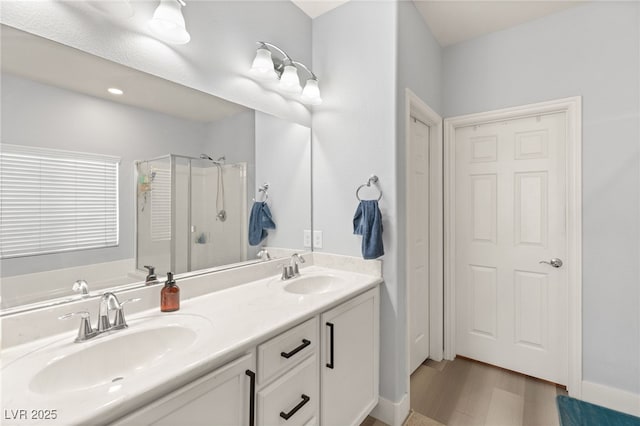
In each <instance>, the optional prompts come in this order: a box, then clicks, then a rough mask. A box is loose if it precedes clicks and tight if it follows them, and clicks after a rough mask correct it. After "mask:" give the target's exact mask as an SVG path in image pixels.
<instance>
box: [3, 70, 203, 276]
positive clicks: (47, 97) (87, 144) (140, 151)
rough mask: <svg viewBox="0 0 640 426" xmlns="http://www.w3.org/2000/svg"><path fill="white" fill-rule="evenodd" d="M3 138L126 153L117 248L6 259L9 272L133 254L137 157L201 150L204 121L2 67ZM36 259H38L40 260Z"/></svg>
mask: <svg viewBox="0 0 640 426" xmlns="http://www.w3.org/2000/svg"><path fill="white" fill-rule="evenodd" d="M1 96H2V143H9V144H16V145H30V146H40V147H47V148H57V149H64V150H70V151H79V152H91V153H96V154H106V155H114V156H118V157H120V158H121V159H122V160H121V162H120V182H119V191H120V193H119V195H120V244H119V246H118V247H112V248H105V249H94V250H81V251H74V252H70V253H56V254H51V255H42V256H38V257H37V258H33V257H22V258H13V259H3V260H2V261H1V263H0V265H1V266H2V268H1V269H2V276H12V275H18V274H24V273H29V272H41V271H46V270H50V269H59V268H68V267H72V266H79V265H86V264H92V263H99V262H108V261H112V260H119V259H127V258H132V257H134V255H135V254H134V240H135V208H134V197H135V194H134V185H133V182H134V180H133V176H134V164H133V162H134V161H135V160H141V159H147V158H153V157H157V156H159V155H165V154H168V153H170V152H173V153H175V152H177V151H178V150H179V152H180V154H184V155H195V156H198V155H199V153H200V152H201V150H202V144H203V141H204V140H205V135H206V131H205V130H206V129H205V125H204V124H200V123H196V122H192V121H188V120H183V119H179V118H175V117H171V116H168V115H165V114H160V113H157V112H151V111H147V110H143V109H140V108H135V107H130V106H127V105H123V104H120V103H116V102H110V101H107V100H104V99H100V98H95V97H93V96H87V95H83V94H80V93H76V92H71V91H68V90H64V89H59V88H56V87H52V86H48V85H45V84H40V83H37V82H34V81H31V80H26V79H23V78H20V77H16V76H12V75H9V74H5V73H3V74H2V94H1ZM34 259H36V260H34Z"/></svg>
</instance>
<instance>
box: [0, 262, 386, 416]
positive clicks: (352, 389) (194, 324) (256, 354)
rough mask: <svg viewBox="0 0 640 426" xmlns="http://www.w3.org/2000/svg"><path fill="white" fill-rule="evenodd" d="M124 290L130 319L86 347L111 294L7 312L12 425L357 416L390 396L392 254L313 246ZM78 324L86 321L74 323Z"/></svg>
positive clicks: (5, 398) (6, 385)
mask: <svg viewBox="0 0 640 426" xmlns="http://www.w3.org/2000/svg"><path fill="white" fill-rule="evenodd" d="M304 258H305V259H306V262H305V264H304V265H301V268H300V273H299V275H297V276H293V277H290V278H287V279H283V278H285V277H283V274H282V270H283V265H282V262H283V260H282V259H279V260H272V261H266V262H260V263H257V264H252V265H247V266H244V267H241V268H235V269H230V270H223V271H217V272H213V273H207V274H202V275H196V276H192V277H189V278H185V279H182V280H179V281H178V285H179V286H180V288H181V292H182V303H181V308H180V310H179V311H176V312H172V313H162V312H160V308H159V299H160V297H159V294H160V289H161V285H151V286H145V287H141V288H134V289H130V290H123V291H120V292H118V298H119V299H120V300H125V299H140V300H139V301H137V302H136V303H130V304H126V305H125V306H124V307H123V310H124V313H125V314H126V317H127V318H126V322H127V323H128V327H126V328H122V329H119V330H113V331H107V332H103V333H101V335H99V336H97V337H93V338H90V339H87V340H85V341H81V342H78V343H76V342H75V341H74V340H75V339H76V337H77V335H78V330H77V326H78V325H79V324H80V320H81V319H80V318H75V319H72V320H71V321H58V318H59V317H60V316H63V315H64V314H68V313H71V312H79V311H87V312H88V313H89V315H90V318H91V319H92V320H93V318H96V317H97V313H98V308H99V299H97V298H91V299H83V300H78V301H75V302H72V303H67V304H62V305H56V306H50V307H48V308H43V309H37V310H32V311H27V312H22V313H18V314H14V315H8V316H5V317H3V318H2V335H3V348H4V349H3V351H2V390H3V395H2V406H3V407H2V409H3V424H6V425H28V424H64V425H73V424H96V425H98V424H100V425H102V424H113V425H150V424H154V425H156V424H157V425H177V424H184V425H186V424H209V425H250V426H253V425H309V426H310V425H349V424H359V423H360V422H361V421H362V420H363V419H364V418H365V417H366V415H367V414H368V413H369V412H370V411H371V410H372V409H373V407H375V405H376V404H377V402H378V362H379V361H378V354H379V284H380V283H381V282H382V278H381V265H380V262H379V261H364V260H361V259H357V258H351V257H344V256H335V255H329V254H321V253H309V254H305V255H304ZM71 329H73V331H70V330H71Z"/></svg>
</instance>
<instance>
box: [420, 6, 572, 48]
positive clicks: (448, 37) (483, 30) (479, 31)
mask: <svg viewBox="0 0 640 426" xmlns="http://www.w3.org/2000/svg"><path fill="white" fill-rule="evenodd" d="M413 2H414V3H415V5H416V7H417V8H418V10H419V11H420V14H422V17H423V18H424V20H425V21H426V22H427V25H428V26H429V28H430V29H431V32H432V33H433V35H434V36H435V38H436V39H437V40H438V42H439V43H440V45H441V46H443V47H444V46H449V45H451V44H456V43H460V42H462V41H465V40H470V39H472V38H476V37H479V36H481V35H484V34H489V33H492V32H495V31H499V30H504V29H506V28H510V27H514V26H516V25H519V24H522V23H524V22H528V21H533V20H534V19H538V18H541V17H543V16H546V15H550V14H552V13H556V12H559V11H561V10H564V9H568V8H570V7H573V6H577V5H580V4H582V3H584V1H528V0H511V1H485V0H473V1H457V0H449V1H425V0H413Z"/></svg>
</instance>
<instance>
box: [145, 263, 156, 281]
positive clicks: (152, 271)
mask: <svg viewBox="0 0 640 426" xmlns="http://www.w3.org/2000/svg"><path fill="white" fill-rule="evenodd" d="M145 268H146V269H147V271H148V274H147V277H146V278H145V279H144V283H145V284H146V285H151V284H156V283H159V282H160V281H158V276H157V275H156V267H155V266H148V265H145Z"/></svg>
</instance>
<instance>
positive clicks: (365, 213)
mask: <svg viewBox="0 0 640 426" xmlns="http://www.w3.org/2000/svg"><path fill="white" fill-rule="evenodd" d="M353 233H354V234H355V235H362V257H363V258H365V259H375V258H378V257H380V256H382V255H383V254H384V247H383V245H382V213H380V208H379V207H378V200H362V201H360V204H358V208H357V209H356V213H355V215H354V216H353Z"/></svg>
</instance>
